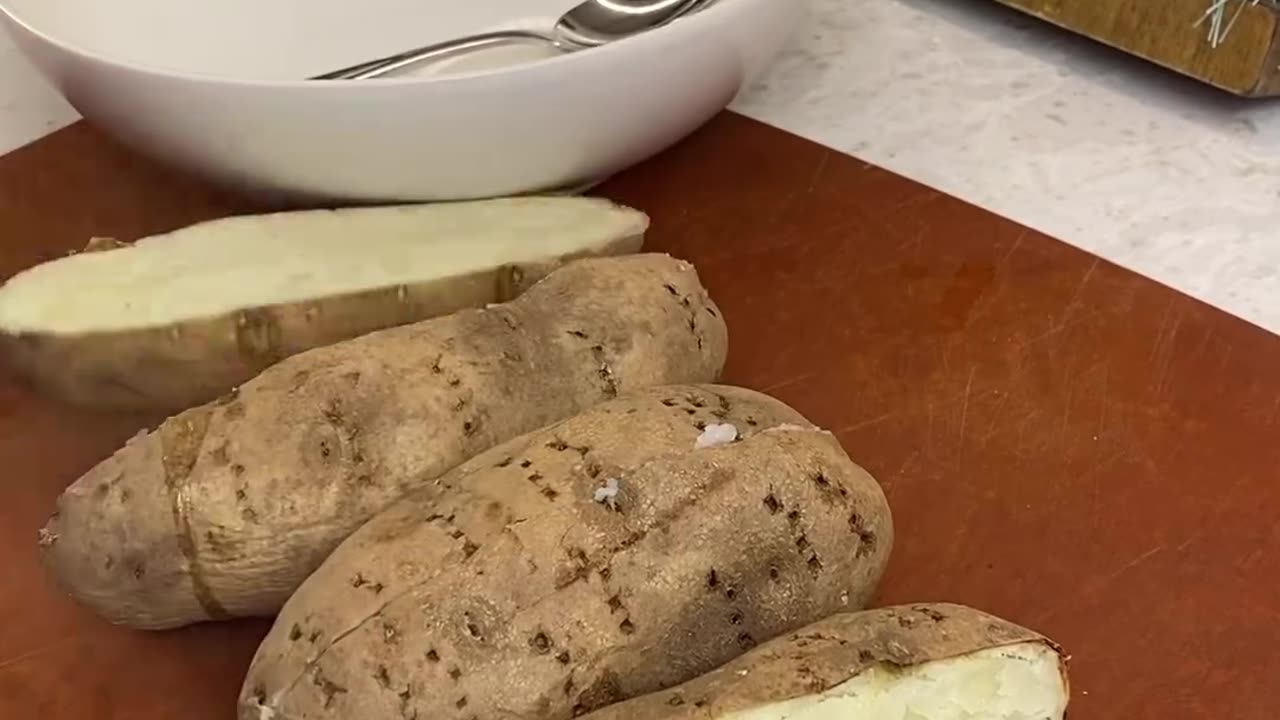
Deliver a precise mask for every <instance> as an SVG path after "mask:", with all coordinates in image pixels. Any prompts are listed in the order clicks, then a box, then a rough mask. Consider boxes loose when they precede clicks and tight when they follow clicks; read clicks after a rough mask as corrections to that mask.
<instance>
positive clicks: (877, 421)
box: [835, 412, 897, 435]
mask: <svg viewBox="0 0 1280 720" xmlns="http://www.w3.org/2000/svg"><path fill="white" fill-rule="evenodd" d="M896 414H897V413H895V412H887V413H885V414H883V415H877V416H876V417H873V418H867V419H866V420H862V421H859V422H856V423H854V424H852V425H848V426H846V427H842V428H840V429H839V430H837V431H836V433H835V434H836V435H843V434H845V433H848V432H853V431H854V430H861V429H863V428H867V427H871V426H872V425H879V424H880V423H882V422H884V421H885V420H888V419H889V418H891V417H893V416H894V415H896Z"/></svg>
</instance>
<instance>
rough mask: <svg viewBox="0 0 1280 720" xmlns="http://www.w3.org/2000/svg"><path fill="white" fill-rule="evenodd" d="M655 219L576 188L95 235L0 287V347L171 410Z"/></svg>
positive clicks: (54, 388) (53, 379) (135, 401)
mask: <svg viewBox="0 0 1280 720" xmlns="http://www.w3.org/2000/svg"><path fill="white" fill-rule="evenodd" d="M648 222H649V221H648V218H647V217H646V216H645V215H644V214H643V213H641V212H639V211H636V210H631V209H629V208H624V207H620V206H617V205H614V204H612V203H610V202H608V201H605V200H601V199H593V198H581V197H554V198H553V197H540V198H508V199H499V200H488V201H477V202H464V203H445V204H437V205H409V206H397V207H381V208H356V209H345V210H315V211H302V212H288V213H276V214H270V215H249V216H241V217H232V218H226V219H222V220H214V221H211V222H205V223H200V224H197V225H193V226H190V227H187V228H183V229H180V230H177V231H175V232H172V233H168V234H165V235H157V236H153V237H148V238H143V239H141V240H139V241H137V242H135V243H132V244H122V243H112V242H106V243H104V242H101V241H98V242H95V243H91V246H90V248H89V249H90V250H93V252H84V253H80V254H77V255H72V256H70V257H66V258H62V259H59V260H55V261H52V262H48V263H44V264H42V265H39V266H36V267H34V268H31V269H30V270H27V271H25V272H23V273H20V274H18V275H16V276H14V277H13V278H11V279H10V280H9V281H8V282H7V283H5V284H4V285H3V286H2V287H0V343H2V344H3V347H4V350H5V351H6V354H7V355H8V357H9V359H10V361H11V363H12V364H13V365H14V366H15V367H16V368H17V369H18V370H19V372H21V373H22V374H23V375H24V376H26V377H28V378H29V379H30V380H32V381H33V382H34V383H35V384H36V385H37V386H38V387H40V388H41V389H43V390H44V391H46V392H48V393H50V394H52V395H54V396H56V397H59V398H61V399H63V400H65V401H68V402H71V403H73V404H77V405H82V406H89V407H98V408H110V409H160V410H168V411H176V410H181V409H185V408H188V407H192V406H195V405H199V404H201V403H203V402H207V401H209V400H212V399H214V398H216V397H217V396H219V395H221V394H222V393H224V392H226V391H228V390H230V389H232V388H234V387H236V386H237V385H239V384H241V383H243V382H245V381H246V380H248V379H250V378H252V377H254V376H255V375H257V374H258V373H259V372H261V371H262V370H263V369H265V368H266V367H267V366H269V365H272V364H274V363H276V362H278V361H280V360H282V359H283V358H285V357H288V356H290V355H294V354H296V353H299V352H301V351H303V350H308V349H310V348H313V347H317V346H321V345H329V344H332V343H335V342H338V341H341V340H346V339H349V338H352V337H356V336H359V335H363V334H365V333H368V332H372V331H374V330H379V329H383V328H387V327H392V326H397V325H404V324H408V323H412V322H417V321H420V320H425V319H428V318H432V317H437V316H441V315H448V314H450V313H453V312H456V311H458V310H461V309H465V308H470V307H483V306H484V305H486V304H489V303H498V302H505V301H507V300H510V299H512V298H513V297H514V296H516V295H518V294H520V293H521V292H523V291H524V290H525V289H527V288H528V287H529V286H530V285H532V284H533V283H534V282H536V281H538V280H539V279H541V278H542V277H543V276H545V275H546V274H547V273H548V272H550V271H551V270H553V269H555V268H556V267H558V266H560V265H561V264H563V263H564V262H565V261H566V260H568V259H572V258H577V257H584V256H592V255H619V254H627V253H633V252H637V251H639V250H640V247H641V245H642V243H643V236H644V232H645V230H646V229H647V228H648Z"/></svg>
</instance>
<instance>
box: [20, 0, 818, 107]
mask: <svg viewBox="0 0 1280 720" xmlns="http://www.w3.org/2000/svg"><path fill="white" fill-rule="evenodd" d="M775 2H781V3H782V4H787V5H790V4H794V5H797V6H799V5H800V4H802V3H801V0H719V1H718V2H715V3H712V4H711V5H709V6H707V7H705V8H703V9H702V10H700V11H699V12H697V13H694V14H693V15H690V16H688V17H685V18H682V19H680V20H678V21H676V22H672V23H668V24H667V25H664V26H662V27H658V28H655V29H653V30H649V31H646V32H643V33H639V34H637V35H634V36H631V37H628V38H624V39H622V40H617V41H614V42H612V43H609V44H607V45H602V46H600V47H596V48H592V49H591V50H590V52H585V51H579V52H571V53H563V54H560V55H556V56H552V57H548V58H539V59H537V60H530V61H526V62H520V63H516V64H514V65H507V66H499V67H493V68H480V69H475V70H465V71H462V72H457V73H449V74H445V75H438V76H422V75H416V76H415V75H408V76H392V77H386V78H378V79H377V80H375V81H370V80H347V79H341V80H309V79H305V78H303V79H289V80H284V79H279V80H277V79H248V78H238V77H235V76H231V75H222V74H218V73H202V72H191V71H184V70H174V69H166V68H162V67H157V66H152V65H143V64H140V63H136V62H131V61H127V60H123V59H120V58H118V57H113V56H111V55H109V54H105V53H101V52H97V51H92V50H87V49H84V48H81V47H78V46H75V45H72V44H70V43H68V42H65V41H63V40H60V39H59V38H57V37H55V36H54V35H52V34H50V33H48V32H46V31H44V30H41V29H39V28H37V27H35V26H33V25H32V24H31V23H29V22H27V21H26V20H24V19H22V18H21V17H19V16H18V14H17V12H16V11H15V10H13V9H12V8H11V7H9V6H8V4H7V3H6V2H5V0H0V15H3V16H4V17H6V18H8V19H9V21H10V22H12V23H13V24H14V25H15V26H17V27H19V28H21V30H22V31H23V32H26V33H28V34H30V35H32V36H33V37H35V38H38V39H39V40H40V41H42V42H44V43H47V44H49V45H52V46H55V47H57V48H59V49H61V50H62V51H63V52H66V53H69V54H71V55H75V56H78V57H80V58H83V59H85V60H88V61H91V62H95V63H100V64H104V65H108V66H111V67H113V68H116V69H119V70H122V71H126V72H130V73H134V74H141V75H147V76H151V77H156V78H162V79H168V80H185V81H198V82H200V83H205V84H210V85H222V86H235V87H240V88H261V89H289V90H305V91H307V92H316V91H320V92H324V91H325V90H323V88H330V89H332V90H342V89H345V90H348V91H349V90H350V89H351V88H354V87H366V88H388V87H392V88H394V87H404V86H412V85H450V84H455V83H466V82H471V81H475V80H484V79H492V78H495V77H511V76H519V75H525V74H532V73H541V72H555V70H554V68H556V67H559V66H561V65H565V64H567V63H571V62H582V60H580V58H581V57H587V58H590V57H597V58H600V57H602V56H606V55H616V54H618V53H621V52H628V51H629V50H631V49H633V48H634V47H635V46H636V44H637V43H638V42H655V40H654V38H657V39H659V40H661V39H664V38H665V39H667V40H668V41H669V42H677V41H678V39H679V38H680V36H681V34H683V35H688V34H691V33H695V32H697V30H698V29H701V30H702V31H703V32H705V31H706V30H709V29H712V28H714V27H715V26H716V24H717V22H718V19H719V18H720V17H721V16H723V15H727V14H728V13H731V12H735V11H736V10H737V9H738V8H737V7H736V6H741V9H742V10H745V9H746V8H747V6H748V5H749V4H752V3H754V4H755V5H762V4H763V5H770V4H773V3H775ZM797 9H798V8H797ZM704 26H705V27H704ZM689 28H694V29H693V30H691V29H689ZM20 49H21V48H20ZM24 54H26V53H25V51H24Z"/></svg>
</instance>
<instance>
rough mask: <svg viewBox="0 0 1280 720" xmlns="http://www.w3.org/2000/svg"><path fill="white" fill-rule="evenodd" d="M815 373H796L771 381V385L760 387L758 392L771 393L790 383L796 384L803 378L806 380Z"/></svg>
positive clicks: (788, 385) (789, 385)
mask: <svg viewBox="0 0 1280 720" xmlns="http://www.w3.org/2000/svg"><path fill="white" fill-rule="evenodd" d="M816 374H817V373H804V374H803V375H796V376H795V377H792V378H788V379H786V380H779V381H778V382H776V383H773V384H772V385H769V386H767V387H763V388H760V392H762V393H764V394H766V395H772V394H774V393H775V392H777V391H778V390H781V389H782V388H786V387H791V386H792V385H798V384H799V383H802V382H804V381H805V380H808V379H810V378H812V377H814V376H815V375H816Z"/></svg>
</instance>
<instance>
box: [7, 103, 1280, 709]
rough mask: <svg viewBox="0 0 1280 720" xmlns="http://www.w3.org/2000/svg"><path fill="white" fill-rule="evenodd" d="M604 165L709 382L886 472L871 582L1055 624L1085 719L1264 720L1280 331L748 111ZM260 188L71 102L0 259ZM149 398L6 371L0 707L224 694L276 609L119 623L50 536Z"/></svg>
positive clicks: (196, 701) (217, 206)
mask: <svg viewBox="0 0 1280 720" xmlns="http://www.w3.org/2000/svg"><path fill="white" fill-rule="evenodd" d="M602 192H603V193H604V194H607V195H610V196H612V197H614V198H617V199H619V200H621V201H624V202H628V203H632V204H634V205H636V206H638V207H640V208H643V209H645V210H647V211H649V212H650V213H651V214H652V215H653V217H654V220H655V224H654V228H653V232H652V234H651V243H650V248H651V249H655V250H667V251H670V252H672V253H675V254H678V255H680V256H683V257H686V258H688V259H690V260H692V261H694V262H695V263H696V264H697V265H698V267H699V269H700V271H701V273H702V275H703V277H704V279H705V281H706V283H707V284H708V286H709V287H710V289H711V290H712V292H713V293H714V295H715V297H716V299H717V300H718V301H719V303H720V304H721V306H722V307H723V309H724V312H725V315H726V317H727V318H728V321H729V323H730V326H731V328H732V351H731V359H730V362H729V368H728V370H727V377H726V378H725V379H726V380H727V381H729V382H732V383H737V384H742V385H747V386H751V387H754V388H758V389H762V390H766V391H769V392H771V393H774V394H776V395H777V396H779V397H781V398H783V399H785V400H787V401H789V402H791V403H793V404H794V405H795V406H796V407H797V408H798V409H800V410H801V411H802V412H804V413H806V414H808V415H809V416H810V417H811V418H812V419H813V420H814V421H816V422H818V423H821V424H822V425H824V426H826V427H828V428H830V429H832V430H833V431H835V432H836V433H837V434H838V436H839V438H840V440H841V441H842V442H843V443H844V445H845V447H846V448H847V449H848V450H849V452H850V454H851V455H852V456H853V457H854V458H855V459H857V460H858V461H860V462H861V463H863V464H864V465H865V466H866V467H868V468H869V469H870V470H871V471H872V472H873V473H874V474H875V475H876V476H877V477H878V478H879V479H880V481H881V482H882V483H883V484H884V486H885V489H886V491H887V493H888V495H889V498H890V500H891V502H892V504H893V508H894V514H895V519H896V523H897V531H898V532H897V535H898V540H897V546H896V548H895V553H894V556H893V560H892V563H891V567H890V571H889V573H888V576H887V578H886V579H885V583H884V586H883V589H882V592H881V595H880V601H881V602H885V603H889V602H894V603H896V602H909V601H923V600H950V601H956V602H962V603H968V604H972V605H976V606H978V607H981V608H984V609H987V610H990V611H992V612H995V613H998V614H1001V615H1004V616H1006V617H1008V618H1010V619H1012V620H1015V621H1017V622H1020V623H1024V624H1028V625H1030V626H1032V627H1034V628H1037V629H1039V630H1042V631H1044V632H1047V633H1049V634H1051V635H1052V636H1054V637H1055V638H1057V639H1058V640H1059V641H1061V642H1062V643H1063V644H1065V645H1066V647H1067V649H1068V650H1069V651H1070V652H1071V653H1072V655H1073V656H1074V659H1073V664H1072V669H1073V688H1074V691H1075V696H1074V706H1073V712H1072V715H1073V717H1075V718H1116V719H1117V720H1121V719H1122V720H1147V719H1150V720H1169V719H1170V718H1178V719H1179V720H1182V719H1184V718H1206V719H1212V720H1225V719H1228V718H1229V719H1230V720H1274V718H1275V713H1276V711H1277V709H1280V682H1277V678H1280V653H1277V652H1276V651H1275V645H1276V642H1275V637H1276V630H1275V629H1274V628H1275V618H1276V616H1277V614H1278V611H1280V580H1278V578H1280V524H1277V522H1276V520H1275V517H1276V515H1277V510H1276V508H1277V506H1280V443H1277V442H1276V436H1277V432H1278V431H1280V374H1278V373H1277V372H1276V368H1277V367H1280V338H1276V337H1274V336H1272V335H1270V334H1268V333H1266V332H1263V331H1261V330H1259V329H1257V328H1255V327H1252V326H1250V325H1248V324H1246V323H1244V322H1241V321H1239V320H1236V319H1233V318H1231V317H1228V316H1227V315H1224V314H1223V313H1221V312H1218V311H1215V310H1213V309H1211V308H1208V307H1206V306H1204V305H1202V304H1200V303H1197V302H1194V301H1192V300H1189V299H1188V298H1186V297H1184V296H1181V295H1179V294H1177V293H1175V292H1173V291H1171V290H1169V289H1167V288H1165V287H1162V286H1160V285H1158V284H1156V283H1154V282H1151V281H1149V280H1145V279H1143V278H1141V277H1138V276H1136V275H1133V274H1132V273H1129V272H1127V271H1125V270H1121V269H1119V268H1117V267H1115V266H1113V265H1110V264H1108V263H1106V262H1102V261H1099V260H1098V259H1096V258H1094V257H1091V256H1089V255H1087V254H1085V253H1083V252H1080V251H1078V250H1075V249H1073V248H1071V247H1068V246H1066V245H1063V244H1062V243H1059V242H1057V241H1054V240H1052V239H1050V238H1047V237H1045V236H1043V235H1039V234H1037V233H1035V232H1032V231H1030V230H1027V229H1026V228H1023V227H1019V226H1018V225H1015V224H1014V223H1012V222H1009V221H1007V220H1004V219H1001V218H999V217H996V216H994V215H991V214H989V213H987V212H984V211H982V210H979V209H977V208H974V207H972V206H970V205H966V204H965V203H962V202H959V201H957V200H955V199H953V198H950V197H947V196H945V195H941V194H939V193H936V192H934V191H931V190H929V189H927V188H924V187H921V186H920V185H916V184H914V183H911V182H909V181H907V180H904V179H902V178H899V177H896V176H894V175H891V174H889V173H887V172H884V171H882V170H879V169H877V168H875V167H871V166H869V165H867V164H865V163H862V162H859V161H858V160H855V159H852V158H849V157H846V156H843V155H840V154H838V153H835V152H832V151H829V150H826V149H824V148H821V147H819V146H817V145H813V144H810V143H808V142H805V141H803V140H799V139H797V138H795V137H792V136H789V135H787V134H785V133H782V132H780V131H777V130H774V129H771V128H768V127H765V126H762V125H759V124H756V123H754V122H751V121H748V120H745V119H743V118H741V117H738V116H735V115H725V116H722V117H721V118H719V119H718V120H717V121H715V122H713V123H712V124H711V125H710V126H709V127H707V128H706V129H705V130H704V131H702V132H701V133H699V134H698V135H697V136H695V137H694V138H692V139H691V140H689V141H688V142H686V143H684V144H683V145H681V146H680V147H678V148H676V149H675V150H673V151H671V152H669V153H667V154H665V155H664V156H662V157H661V158H659V159H657V160H655V161H652V162H650V163H647V164H645V165H644V166H642V167H639V168H637V169H635V170H634V171H632V172H630V173H628V174H626V175H625V176H624V177H620V178H618V179H617V180H616V181H614V182H612V183H610V184H609V185H607V186H606V187H604V188H603V189H602ZM248 208H250V205H249V204H248V203H245V202H243V201H237V200H236V199H234V198H232V197H229V196H226V195H222V194H219V193H216V192H212V191H210V190H208V189H207V188H204V187H202V186H199V185H197V184H195V183H193V182H191V181H188V180H185V179H183V178H180V177H176V176H173V175H171V174H170V173H167V172H165V171H162V170H159V169H157V168H155V167H153V166H152V165H150V164H148V163H145V162H143V161H141V160H139V159H137V158H136V157H134V156H132V155H130V154H128V153H125V152H123V151H121V150H119V149H117V148H115V147H114V146H113V145H111V144H109V143H107V142H105V141H104V140H103V139H102V138H101V137H99V136H98V135H97V134H95V133H94V132H92V131H90V130H88V129H87V128H85V127H84V126H83V125H79V126H75V127H73V128H71V129H69V130H67V131H64V132H61V133H59V134H57V135H54V136H52V137H50V138H48V139H46V140H43V141H41V142H39V143H37V144H35V145H33V146H30V147H28V148H26V149H24V150H22V151H19V152H18V153H16V154H14V155H11V156H8V157H5V158H3V159H0V251H2V255H0V258H2V259H3V266H2V267H0V273H12V272H13V271H16V270H18V269H19V268H21V267H24V266H26V265H29V264H31V263H33V262H35V261H37V260H39V259H40V258H44V257H51V256H56V255H58V254H61V253H62V252H64V251H66V250H68V249H70V248H74V247H77V246H79V245H82V244H83V242H84V240H85V239H86V238H87V237H88V236H90V235H93V234H110V235H116V236H118V237H123V238H129V237H135V236H137V235H139V234H142V233H150V232H156V231H161V230H165V229H169V228H172V227H174V226H176V225H178V224H180V223H185V222H190V221H194V220H198V219H201V218H207V217H211V216H215V215H222V214H225V213H228V212H231V211H236V210H244V209H248ZM150 421H151V419H148V418H139V417H123V416H114V417H105V416H104V417H93V416H89V415H85V414H83V413H80V412H76V411H71V410H67V409H63V408H58V407H55V406H53V405H50V404H49V403H47V402H45V401H44V400H41V399H40V398H37V397H34V396H33V395H31V394H29V393H28V392H26V391H25V390H23V389H21V388H19V387H18V386H16V385H14V384H13V383H11V382H6V381H3V380H0V718H5V719H8V718H14V719H17V718H40V720H85V719H87V718H93V719H94V720H162V719H164V720H170V719H171V718H183V719H184V720H233V718H234V705H235V699H236V696H237V691H238V688H239V682H240V679H241V677H242V675H243V673H244V671H245V669H246V667H247V663H248V660H249V658H250V656H251V654H252V653H253V650H254V646H255V643H256V642H257V641H258V639H259V638H260V637H261V635H262V634H263V633H264V632H265V630H266V628H267V624H266V623H265V622H260V621H259V622H237V623H225V624H209V625H204V626H201V627H195V628H188V629H185V630H180V631H174V632H167V633H158V634H147V633H141V632H133V631H129V630H124V629H119V628H113V627H109V626H107V625H106V624H105V623H103V622H101V621H99V620H97V619H96V618H94V617H92V616H90V615H89V614H88V613H86V612H84V611H83V610H81V609H79V608H78V607H76V606H75V605H74V604H72V602H71V601H69V600H68V599H66V598H65V597H64V596H63V595H61V594H60V593H59V592H58V591H57V590H55V589H54V588H52V587H51V586H50V584H49V583H48V581H47V579H46V577H45V575H44V573H43V572H42V571H41V569H40V567H39V566H38V563H37V557H36V544H35V537H36V530H37V528H39V527H40V526H41V525H42V524H43V522H44V520H45V517H46V515H47V514H48V513H49V511H50V510H51V509H52V507H53V502H54V498H55V497H56V496H57V494H58V493H59V492H60V491H61V490H62V489H63V487H65V486H66V485H67V484H68V483H70V482H72V481H73V480H74V479H75V478H76V477H77V475H78V474H80V473H81V472H83V471H84V470H86V469H87V468H89V467H90V466H91V465H92V464H94V463H95V462H96V461H97V460H99V459H101V458H102V457H104V456H105V455H106V454H108V453H109V452H111V451H112V450H113V449H114V448H115V447H116V446H117V445H118V444H119V443H120V442H121V441H123V440H124V439H125V438H127V437H128V436H130V435H132V434H133V433H134V432H135V431H136V430H137V429H138V428H139V427H140V426H141V425H142V424H143V423H146V422H150ZM351 720H357V719H351Z"/></svg>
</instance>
